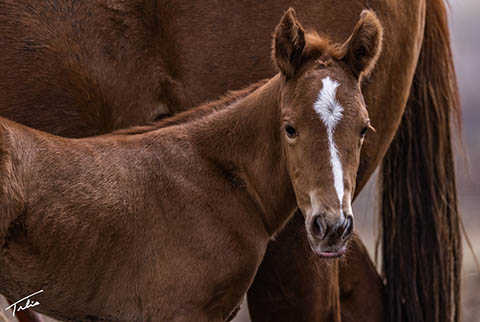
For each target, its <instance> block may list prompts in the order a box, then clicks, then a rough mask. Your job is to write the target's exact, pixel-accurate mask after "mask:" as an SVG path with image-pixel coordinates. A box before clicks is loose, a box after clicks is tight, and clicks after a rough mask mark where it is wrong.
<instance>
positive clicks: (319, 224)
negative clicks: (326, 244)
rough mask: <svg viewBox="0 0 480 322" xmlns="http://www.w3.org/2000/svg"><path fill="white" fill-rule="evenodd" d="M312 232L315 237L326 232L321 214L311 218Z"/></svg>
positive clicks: (321, 235)
mask: <svg viewBox="0 0 480 322" xmlns="http://www.w3.org/2000/svg"><path fill="white" fill-rule="evenodd" d="M312 232H313V234H314V235H315V236H317V237H323V236H324V235H325V234H326V231H325V226H324V223H323V219H322V217H321V216H317V217H315V219H314V220H313V225H312Z"/></svg>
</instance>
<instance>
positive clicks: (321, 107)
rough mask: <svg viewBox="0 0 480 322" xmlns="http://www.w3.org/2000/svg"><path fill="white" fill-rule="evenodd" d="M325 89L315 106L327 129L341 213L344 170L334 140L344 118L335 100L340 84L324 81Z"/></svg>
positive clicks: (327, 78)
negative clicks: (334, 135) (339, 124)
mask: <svg viewBox="0 0 480 322" xmlns="http://www.w3.org/2000/svg"><path fill="white" fill-rule="evenodd" d="M322 83H323V88H322V89H321V90H320V93H319V94H318V97H317V100H316V101H315V103H314V104H313V108H314V109H315V112H317V114H318V115H319V116H320V119H321V120H322V122H323V124H325V127H326V128H327V136H328V148H329V150H330V164H331V165H332V172H333V184H334V186H335V191H336V192H337V196H338V200H339V202H340V212H341V213H343V211H342V202H343V194H344V187H343V168H342V163H341V162H340V158H339V156H338V150H337V146H336V145H335V141H334V140H333V134H334V132H335V127H336V126H337V124H338V122H340V120H341V119H342V117H343V114H342V112H343V107H342V106H341V105H340V104H339V103H338V101H337V99H336V98H335V96H336V93H337V87H338V86H339V85H340V84H339V83H338V82H336V81H334V80H332V79H331V78H330V77H328V76H327V77H325V78H324V79H322Z"/></svg>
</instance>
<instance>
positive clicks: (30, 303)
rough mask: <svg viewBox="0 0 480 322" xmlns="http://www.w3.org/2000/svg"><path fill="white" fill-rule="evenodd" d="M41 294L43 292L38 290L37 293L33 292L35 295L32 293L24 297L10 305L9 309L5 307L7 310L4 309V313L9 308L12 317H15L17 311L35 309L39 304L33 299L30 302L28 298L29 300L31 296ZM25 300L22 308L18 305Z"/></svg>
mask: <svg viewBox="0 0 480 322" xmlns="http://www.w3.org/2000/svg"><path fill="white" fill-rule="evenodd" d="M42 292H43V290H40V291H38V292H35V293H33V294H30V295H29V296H25V297H24V298H23V299H21V300H19V301H17V302H15V303H13V304H12V305H10V306H9V307H7V308H6V309H5V311H8V310H9V309H10V308H12V311H13V316H15V313H16V312H17V311H24V310H26V309H30V308H32V307H35V306H38V305H40V302H37V301H34V300H33V299H32V300H30V298H31V297H32V296H34V295H37V294H40V293H42ZM25 300H26V302H25V304H24V306H22V305H20V303H22V302H23V301H25ZM17 305H18V307H17Z"/></svg>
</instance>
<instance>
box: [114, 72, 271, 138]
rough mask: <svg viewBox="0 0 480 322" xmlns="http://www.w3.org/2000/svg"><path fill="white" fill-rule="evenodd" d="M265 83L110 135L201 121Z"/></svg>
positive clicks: (135, 132) (230, 92)
mask: <svg viewBox="0 0 480 322" xmlns="http://www.w3.org/2000/svg"><path fill="white" fill-rule="evenodd" d="M267 81H268V79H263V80H260V81H258V82H257V83H254V84H251V85H249V86H247V87H245V88H243V89H240V90H235V91H229V92H227V94H225V95H224V96H222V97H220V98H219V99H216V100H213V101H210V102H207V103H205V104H203V105H200V106H198V107H196V108H193V109H190V110H187V111H185V112H181V113H179V114H176V115H174V116H171V117H167V118H164V119H161V120H158V121H154V122H152V123H151V124H147V125H140V126H134V127H131V128H127V129H121V130H117V131H114V132H112V133H111V135H135V134H142V133H146V132H150V131H154V130H158V129H161V128H165V127H169V126H173V125H179V124H186V123H189V122H191V121H195V120H198V119H201V118H203V117H205V116H207V115H210V114H212V113H214V112H216V111H220V110H222V109H224V108H226V107H228V106H230V105H232V104H233V103H235V102H237V101H239V100H241V99H243V98H245V97H246V96H248V95H249V94H251V93H252V92H254V91H255V90H256V89H258V88H260V87H261V86H263V85H264V84H265V83H267Z"/></svg>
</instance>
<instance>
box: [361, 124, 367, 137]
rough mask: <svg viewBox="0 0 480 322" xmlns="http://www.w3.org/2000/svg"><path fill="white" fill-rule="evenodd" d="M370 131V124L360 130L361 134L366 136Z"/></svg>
mask: <svg viewBox="0 0 480 322" xmlns="http://www.w3.org/2000/svg"><path fill="white" fill-rule="evenodd" d="M367 132H368V126H365V127H364V128H363V129H362V130H361V131H360V136H361V137H364V136H365V134H367Z"/></svg>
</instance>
